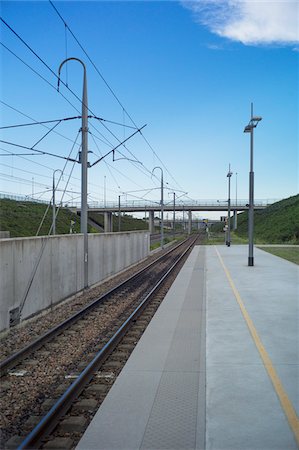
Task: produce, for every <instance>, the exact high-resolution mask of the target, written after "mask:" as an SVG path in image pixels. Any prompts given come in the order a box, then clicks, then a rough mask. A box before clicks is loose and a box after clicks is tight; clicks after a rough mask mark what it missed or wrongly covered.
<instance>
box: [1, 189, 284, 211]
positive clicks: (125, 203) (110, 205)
mask: <svg viewBox="0 0 299 450" xmlns="http://www.w3.org/2000/svg"><path fill="white" fill-rule="evenodd" d="M4 198H8V199H11V200H18V201H29V202H37V203H49V200H48V201H47V200H41V199H34V198H32V197H30V196H28V195H27V196H22V195H9V194H4V193H1V192H0V199H4ZM277 201H278V199H256V200H255V201H254V204H255V206H268V205H271V204H272V203H275V202H277ZM248 202H249V201H248V199H238V200H237V202H236V201H235V200H233V199H231V207H232V208H234V207H236V206H239V207H241V208H242V207H243V206H246V205H248ZM57 203H59V202H57ZM175 204H176V207H180V208H185V209H186V210H188V208H192V207H197V206H198V207H204V206H207V207H208V206H209V207H211V206H212V207H213V206H215V207H217V206H219V207H223V208H224V209H226V208H227V200H226V199H224V200H223V199H222V200H215V199H204V200H194V201H190V200H189V201H183V200H176V202H175ZM63 205H64V206H69V207H73V208H80V207H81V203H80V202H73V201H72V200H70V201H65V202H63ZM164 205H165V206H172V205H173V200H169V199H167V200H166V201H165V203H164ZM88 207H89V208H90V209H92V208H100V209H118V207H119V205H118V202H115V201H106V202H104V201H99V202H96V201H88ZM155 207H157V210H159V209H160V201H159V200H157V201H154V200H143V201H142V200H121V203H120V209H122V208H143V210H146V209H147V208H155Z"/></svg>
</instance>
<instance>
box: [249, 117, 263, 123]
mask: <svg viewBox="0 0 299 450" xmlns="http://www.w3.org/2000/svg"><path fill="white" fill-rule="evenodd" d="M251 120H252V122H260V121H261V120H262V117H261V116H254V117H252V119H251Z"/></svg>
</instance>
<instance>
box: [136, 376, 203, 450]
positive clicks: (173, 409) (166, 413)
mask: <svg viewBox="0 0 299 450" xmlns="http://www.w3.org/2000/svg"><path fill="white" fill-rule="evenodd" d="M197 395H198V373H187V372H165V373H163V375H162V378H161V382H160V386H159V389H158V392H157V395H156V399H155V402H154V405H153V409H152V411H151V415H150V418H149V421H148V424H147V427H146V430H145V434H144V437H143V441H142V445H141V447H140V448H141V449H159V450H160V449H178V450H181V449H191V448H192V449H193V448H195V441H196V421H197Z"/></svg>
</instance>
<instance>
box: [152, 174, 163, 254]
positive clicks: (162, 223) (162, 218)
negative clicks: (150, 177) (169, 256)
mask: <svg viewBox="0 0 299 450" xmlns="http://www.w3.org/2000/svg"><path fill="white" fill-rule="evenodd" d="M155 169H160V170H161V248H162V249H163V248H164V217H163V215H164V200H163V169H162V167H160V166H156V167H154V168H153V170H152V173H154V170H155Z"/></svg>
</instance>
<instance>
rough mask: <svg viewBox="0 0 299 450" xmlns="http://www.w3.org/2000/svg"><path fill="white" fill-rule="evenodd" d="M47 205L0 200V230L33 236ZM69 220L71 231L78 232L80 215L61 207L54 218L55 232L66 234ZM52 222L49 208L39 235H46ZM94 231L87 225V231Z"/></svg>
mask: <svg viewBox="0 0 299 450" xmlns="http://www.w3.org/2000/svg"><path fill="white" fill-rule="evenodd" d="M46 209H47V205H46V204H43V203H34V202H20V201H15V200H9V199H1V200H0V230H1V231H9V232H10V236H11V237H26V236H35V235H36V232H37V230H38V227H39V224H40V222H41V220H42V218H43V216H44V213H45V212H46ZM71 220H72V221H74V222H75V223H74V224H73V232H74V233H80V217H78V216H77V215H76V214H74V213H72V212H71V211H70V210H69V209H67V208H61V209H60V210H59V213H58V216H57V218H56V233H57V234H68V233H69V232H70V226H71ZM51 224H52V208H49V211H48V213H47V216H46V218H45V221H44V224H43V226H42V228H41V230H40V232H39V236H46V235H47V234H48V233H49V230H50V227H51ZM93 231H95V230H94V229H93V228H92V227H89V232H93Z"/></svg>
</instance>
